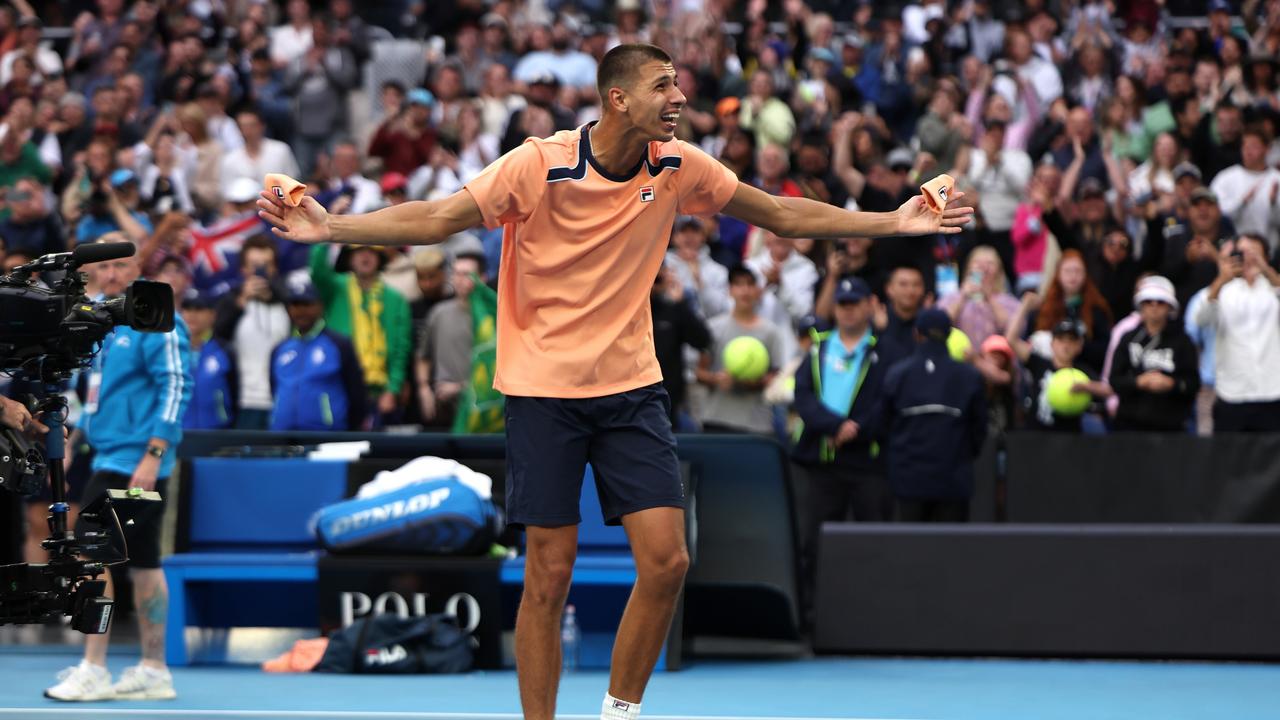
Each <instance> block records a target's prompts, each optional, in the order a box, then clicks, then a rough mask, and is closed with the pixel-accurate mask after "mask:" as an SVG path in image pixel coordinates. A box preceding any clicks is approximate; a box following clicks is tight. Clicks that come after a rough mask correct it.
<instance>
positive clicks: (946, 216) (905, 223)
mask: <svg viewBox="0 0 1280 720" xmlns="http://www.w3.org/2000/svg"><path fill="white" fill-rule="evenodd" d="M962 197H964V193H962V192H958V193H956V194H955V195H954V196H952V198H951V199H950V200H949V201H947V206H946V208H944V209H943V211H942V213H941V214H939V213H936V212H934V211H932V210H930V209H929V205H928V204H927V203H926V202H925V201H924V196H923V195H916V196H915V197H913V198H911V199H910V200H908V201H906V202H904V203H902V207H900V208H898V232H897V234H898V235H930V234H933V233H939V232H941V233H958V232H960V231H961V230H962V229H964V226H965V225H967V224H968V223H969V221H970V220H971V219H972V217H973V208H971V207H960V206H959V205H957V204H956V203H957V202H959V200H960V198H962Z"/></svg>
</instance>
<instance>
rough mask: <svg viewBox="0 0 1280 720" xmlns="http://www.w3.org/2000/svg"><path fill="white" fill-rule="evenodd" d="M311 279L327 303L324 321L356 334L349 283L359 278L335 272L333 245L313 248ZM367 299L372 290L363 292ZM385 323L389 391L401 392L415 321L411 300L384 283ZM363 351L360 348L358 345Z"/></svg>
mask: <svg viewBox="0 0 1280 720" xmlns="http://www.w3.org/2000/svg"><path fill="white" fill-rule="evenodd" d="M310 260H311V282H312V283H313V284H314V285H315V287H316V292H317V293H319V294H320V302H322V303H324V321H325V324H326V325H327V326H328V328H329V329H330V330H333V331H334V332H337V333H341V334H343V335H345V336H346V337H348V338H351V337H353V324H352V320H351V302H350V300H349V299H348V292H349V291H348V287H349V285H350V284H351V283H354V282H355V281H356V278H355V276H354V275H352V274H351V273H349V272H346V273H339V272H335V271H334V269H333V266H332V265H330V264H329V246H328V245H316V246H315V247H313V248H311V258H310ZM362 297H363V298H364V299H365V300H366V301H367V300H368V297H369V293H368V292H367V291H366V292H364V293H362ZM381 320H382V327H383V331H384V332H385V333H386V335H387V387H386V388H385V389H386V390H387V391H389V392H392V393H398V392H400V387H401V386H402V385H403V384H404V377H405V371H406V370H407V369H408V367H409V352H410V350H411V348H410V347H409V343H410V338H411V337H412V336H413V321H412V316H411V315H410V313H409V303H408V302H406V301H405V299H404V296H403V295H401V294H400V293H398V292H396V291H395V290H393V289H391V288H389V287H387V286H386V284H385V283H384V284H383V286H382V318H381ZM356 355H357V356H359V355H360V348H356Z"/></svg>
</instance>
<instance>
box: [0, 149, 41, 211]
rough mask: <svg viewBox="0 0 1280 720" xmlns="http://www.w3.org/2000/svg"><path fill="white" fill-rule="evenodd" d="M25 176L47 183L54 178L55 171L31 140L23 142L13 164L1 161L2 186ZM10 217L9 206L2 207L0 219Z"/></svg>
mask: <svg viewBox="0 0 1280 720" xmlns="http://www.w3.org/2000/svg"><path fill="white" fill-rule="evenodd" d="M24 177H33V178H35V179H37V180H39V181H40V182H42V183H44V184H45V185H48V184H49V181H50V180H52V179H53V172H52V171H50V170H49V168H48V166H46V165H45V164H44V161H43V160H41V159H40V151H39V150H37V149H36V146H35V145H32V144H31V143H30V142H25V143H23V144H22V151H21V153H20V154H19V155H18V159H17V161H16V162H14V163H13V164H12V165H5V164H4V163H0V187H4V188H11V187H13V186H14V184H16V183H17V182H18V181H19V180H21V179H22V178H24ZM7 217H9V208H7V207H6V208H3V209H0V220H3V219H5V218H7Z"/></svg>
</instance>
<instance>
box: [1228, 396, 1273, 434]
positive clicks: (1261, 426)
mask: <svg viewBox="0 0 1280 720" xmlns="http://www.w3.org/2000/svg"><path fill="white" fill-rule="evenodd" d="M1276 431H1280V401H1271V402H1243V403H1233V402H1226V401H1224V400H1222V399H1221V398H1219V399H1218V400H1216V401H1214V403H1213V432H1214V433H1215V434H1217V433H1224V432H1276Z"/></svg>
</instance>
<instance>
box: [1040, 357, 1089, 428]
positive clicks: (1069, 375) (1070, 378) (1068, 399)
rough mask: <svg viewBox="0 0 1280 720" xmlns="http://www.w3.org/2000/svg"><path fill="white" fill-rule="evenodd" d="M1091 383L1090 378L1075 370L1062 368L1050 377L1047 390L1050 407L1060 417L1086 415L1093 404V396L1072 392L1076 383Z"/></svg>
mask: <svg viewBox="0 0 1280 720" xmlns="http://www.w3.org/2000/svg"><path fill="white" fill-rule="evenodd" d="M1087 382H1089V376H1088V375H1085V374H1084V373H1083V372H1081V371H1079V370H1077V369H1075V368H1062V369H1061V370H1058V371H1057V372H1055V373H1054V374H1052V375H1050V376H1049V383H1048V387H1046V388H1045V390H1046V394H1047V395H1048V399H1049V407H1050V408H1053V411H1054V412H1055V413H1057V414H1058V415H1062V416H1064V417H1076V416H1077V415H1082V414H1084V411H1085V410H1088V409H1089V403H1091V402H1093V396H1092V395H1090V394H1089V393H1086V392H1072V391H1071V387H1072V386H1073V385H1075V384H1076V383H1087Z"/></svg>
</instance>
